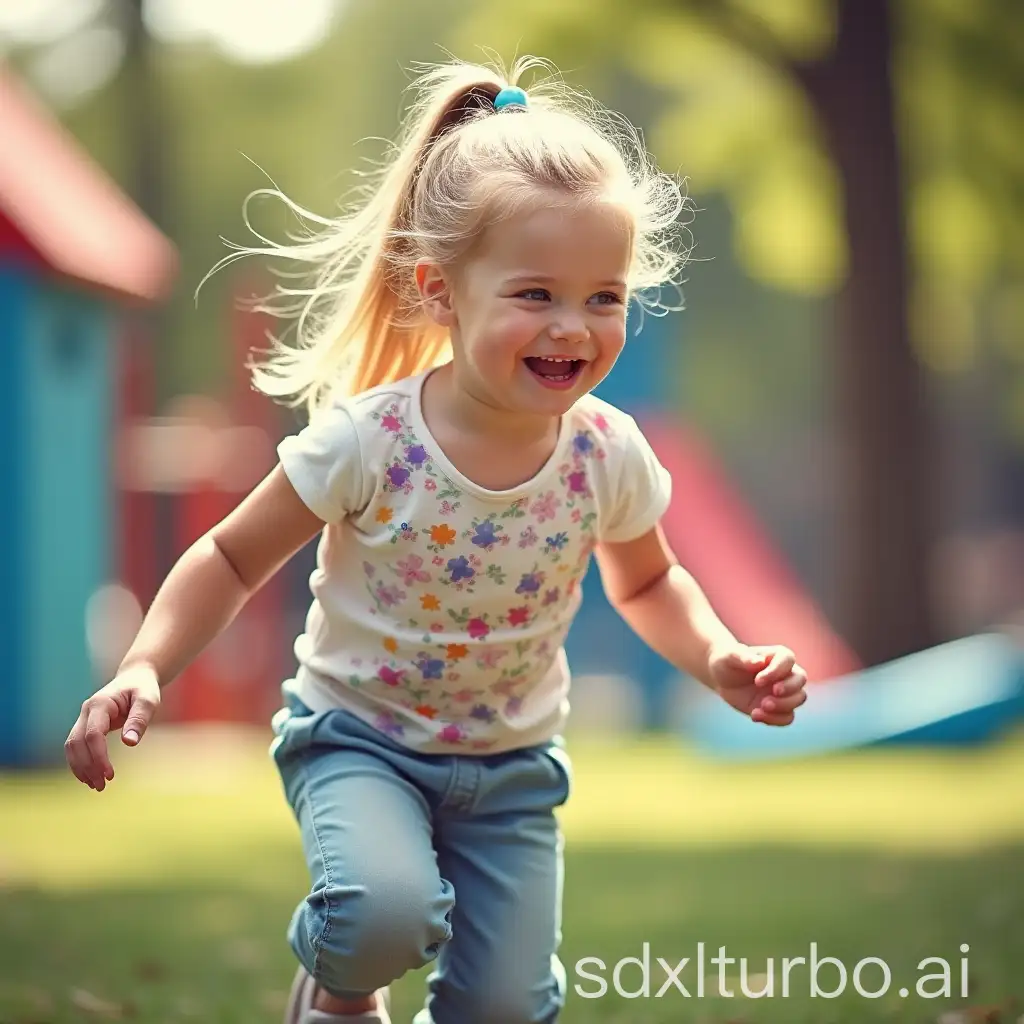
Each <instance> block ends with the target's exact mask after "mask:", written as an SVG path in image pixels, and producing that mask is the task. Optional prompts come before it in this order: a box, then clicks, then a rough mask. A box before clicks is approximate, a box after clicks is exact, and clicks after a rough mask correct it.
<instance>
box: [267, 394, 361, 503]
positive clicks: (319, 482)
mask: <svg viewBox="0 0 1024 1024" xmlns="http://www.w3.org/2000/svg"><path fill="white" fill-rule="evenodd" d="M277 454H278V458H280V460H281V467H282V468H283V469H284V472H285V475H286V476H287V477H288V479H289V481H290V482H291V485H292V486H293V487H294V488H295V491H296V493H297V494H298V495H299V497H300V498H301V499H302V500H303V501H304V502H305V503H306V505H308V506H309V508H310V509H311V510H312V511H313V512H314V513H315V514H316V515H318V516H319V517H320V518H321V519H322V520H323V521H324V522H325V523H333V522H337V521H338V520H340V519H343V518H344V517H345V516H347V515H349V513H351V512H355V511H357V510H358V509H359V508H360V495H361V493H362V488H363V468H362V455H361V451H360V446H359V435H358V433H357V432H356V428H355V424H354V423H353V422H352V417H351V416H350V415H349V413H348V411H347V410H346V409H345V408H344V407H343V406H340V405H337V406H332V407H330V408H329V409H326V410H324V411H323V412H322V413H320V415H318V416H317V417H315V418H314V419H313V421H312V422H311V423H310V424H309V425H308V426H306V427H304V428H303V429H302V430H301V431H299V433H297V434H292V435H290V436H288V437H286V438H285V439H284V440H283V441H282V442H281V443H280V444H279V445H278V447H277Z"/></svg>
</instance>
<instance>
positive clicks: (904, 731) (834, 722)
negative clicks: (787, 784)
mask: <svg viewBox="0 0 1024 1024" xmlns="http://www.w3.org/2000/svg"><path fill="white" fill-rule="evenodd" d="M1021 721H1024V649H1022V648H1021V647H1020V646H1019V645H1018V644H1017V643H1015V642H1014V641H1013V639H1011V638H1010V637H1009V636H1004V635H1003V634H1000V633H985V634H980V635H977V636H971V637H967V638H964V639H961V640H955V641H952V642H950V643H947V644H942V645H941V646H939V647H935V648H931V649H929V650H926V651H921V652H919V653H917V654H911V655H908V656H907V657H905V658H900V659H898V660H896V661H892V662H888V663H886V664H884V665H878V666H875V667H873V668H870V669H865V670H862V671H858V672H855V673H852V674H850V675H848V676H844V677H842V678H839V679H835V680H831V681H827V682H822V683H814V684H811V685H810V686H809V687H808V700H807V703H806V704H804V705H803V707H801V708H800V710H799V711H798V712H797V716H796V721H795V722H794V723H793V724H792V725H790V726H787V727H786V728H783V729H778V728H769V727H766V726H763V725H760V724H758V723H756V722H752V721H750V720H749V719H748V718H746V717H745V716H744V715H741V714H739V713H738V712H736V711H734V710H733V709H732V708H730V707H729V706H728V705H726V704H725V703H723V702H722V700H721V699H719V698H718V697H715V696H713V695H711V694H710V693H708V691H706V690H704V689H703V688H702V687H698V686H697V684H694V689H693V693H692V695H691V696H689V697H688V699H687V701H686V707H685V712H684V720H683V726H682V728H683V734H684V737H685V739H686V740H687V741H688V742H690V743H692V744H693V746H694V747H695V748H696V749H698V750H699V751H701V752H703V753H706V754H710V755H712V756H714V757H719V758H723V759H727V760H731V761H742V760H766V759H773V758H794V757H805V756H809V755H815V754H823V753H829V752H832V751H837V750H843V749H852V748H855V747H864V746H874V745H880V744H894V743H901V744H910V743H917V744H930V745H952V744H971V743H981V742H984V741H986V740H990V739H993V738H995V737H996V736H998V735H999V734H1000V733H1001V732H1002V731H1003V730H1004V729H1006V728H1008V727H1010V726H1011V725H1012V724H1014V723H1015V722H1021Z"/></svg>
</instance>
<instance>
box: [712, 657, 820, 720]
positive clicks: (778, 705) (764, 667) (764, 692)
mask: <svg viewBox="0 0 1024 1024" xmlns="http://www.w3.org/2000/svg"><path fill="white" fill-rule="evenodd" d="M708 672H709V675H710V678H711V683H712V685H713V686H714V688H715V690H716V691H717V692H718V693H719V695H720V696H721V697H722V699H723V700H724V701H725V702H726V703H727V704H729V705H730V706H731V707H734V708H735V709H736V710H737V711H740V712H742V713H743V714H744V715H749V716H750V718H751V719H752V720H753V721H755V722H761V723H763V724H764V725H790V724H791V723H792V722H793V719H794V712H795V711H796V709H797V708H798V707H800V705H801V704H803V703H804V702H805V701H806V700H807V692H806V690H805V687H806V685H807V673H806V672H805V671H804V670H803V669H802V668H801V667H800V666H799V665H798V664H797V662H796V656H795V655H794V654H793V652H792V651H791V650H790V649H789V648H788V647H779V646H767V647H748V646H746V645H745V644H735V645H730V646H728V647H723V648H719V649H717V650H715V651H712V653H711V656H710V658H709V659H708Z"/></svg>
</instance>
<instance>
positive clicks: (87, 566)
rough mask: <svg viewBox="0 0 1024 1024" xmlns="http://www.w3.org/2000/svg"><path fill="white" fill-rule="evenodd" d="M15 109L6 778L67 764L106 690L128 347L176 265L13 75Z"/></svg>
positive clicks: (9, 270)
mask: <svg viewBox="0 0 1024 1024" xmlns="http://www.w3.org/2000/svg"><path fill="white" fill-rule="evenodd" d="M0 107H2V108H3V110H4V116H3V118H0V346H2V349H3V362H4V366H5V367H6V372H7V375H8V389H7V392H6V395H5V398H4V401H3V402H2V403H0V436H2V437H3V438H4V444H3V445H2V446H0V480H3V481H4V490H5V497H4V500H3V502H2V503H0V579H2V580H3V587H2V589H0V647H2V649H3V651H4V662H3V670H2V675H0V767H3V766H6V767H18V766H26V765H29V764H38V763H50V762H53V761H54V760H55V759H57V760H59V758H60V757H61V756H62V747H63V741H64V739H65V737H66V736H67V733H68V731H69V730H70V728H71V726H72V724H73V722H74V715H75V714H76V713H77V709H78V705H79V704H80V703H81V701H82V700H84V699H85V697H86V696H88V695H89V693H91V692H92V691H93V690H94V689H95V688H96V685H97V680H96V679H95V678H94V669H93V666H92V662H91V659H90V654H89V647H88V638H87V630H86V612H87V608H88V605H89V601H90V598H91V597H92V595H93V594H94V593H95V592H96V591H97V589H98V588H100V587H101V586H103V585H104V584H106V583H108V582H110V579H111V574H112V571H113V568H112V566H113V544H112V528H113V524H114V522H115V520H116V516H115V514H114V513H115V510H114V508H113V507H112V505H113V501H114V495H115V493H116V490H115V485H114V475H113V474H114V466H113V456H114V431H115V426H116V424H115V418H116V416H117V408H118V397H119V396H118V383H117V380H118V374H117V366H116V362H117V355H118V349H119V345H120V342H121V339H122V336H123V334H124V332H125V329H126V325H125V312H126V310H127V309H129V308H130V307H133V306H139V305H148V304H153V303H158V302H160V301H162V300H163V299H164V298H165V297H166V295H167V292H168V289H169V288H170V287H171V284H172V282H173V279H174V277H175V274H176V255H175V252H174V249H173V247H172V246H171V245H170V243H169V242H168V241H167V240H166V239H165V238H164V237H163V236H162V235H161V234H160V233H159V232H158V231H157V230H156V229H155V228H154V227H153V225H152V224H150V223H149V222H148V221H147V220H146V219H145V218H144V217H143V216H142V214H141V213H140V212H139V211H138V210H137V209H135V207H133V206H132V204H131V203H130V202H129V201H128V200H127V199H126V198H125V197H124V196H123V195H122V194H121V193H120V192H119V190H118V189H117V188H116V187H115V186H114V184H113V183H112V182H111V181H110V180H109V179H108V178H107V177H106V175H105V174H103V172H102V171H101V170H100V169H99V168H98V167H97V166H96V165H95V164H94V163H93V162H92V161H91V160H90V159H89V158H88V156H86V155H85V154H84V153H83V152H82V150H81V149H80V148H79V147H78V146H77V144H76V143H75V141H74V139H72V138H71V137H70V136H69V135H68V134H67V133H66V132H65V131H64V130H63V129H62V127H61V126H60V125H59V123H58V122H57V121H56V120H55V119H53V118H52V116H51V115H50V114H49V112H48V111H47V110H46V109H45V108H44V107H43V106H42V105H41V104H39V103H38V102H37V101H36V100H35V99H34V97H33V96H32V95H31V94H30V93H29V92H28V91H27V90H26V89H25V88H24V86H23V85H22V84H21V83H20V82H18V81H17V80H15V79H14V78H13V77H12V76H11V75H10V74H9V73H0ZM69 716H70V717H69Z"/></svg>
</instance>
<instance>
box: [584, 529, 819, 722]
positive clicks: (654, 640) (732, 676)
mask: <svg viewBox="0 0 1024 1024" xmlns="http://www.w3.org/2000/svg"><path fill="white" fill-rule="evenodd" d="M595 558H596V559H597V563H598V567H599V569H600V572H601V581H602V585H603V586H604V590H605V593H606V594H607V595H608V600H609V601H610V602H611V604H612V606H613V607H614V608H615V609H616V611H618V613H619V614H620V615H621V616H622V618H623V619H624V620H625V621H626V622H627V623H628V624H629V626H630V627H631V628H632V629H633V631H634V632H635V633H636V634H637V635H638V636H639V637H640V638H641V639H642V640H643V641H644V642H645V643H647V644H648V646H650V647H651V648H652V649H653V650H655V651H657V653H658V654H660V655H661V656H662V657H663V658H665V659H666V660H667V661H669V662H671V663H672V664H673V665H675V666H677V667H678V668H679V669H681V670H682V671H684V672H686V673H688V674H689V675H691V676H692V677H693V678H694V679H697V680H699V681H700V682H701V683H703V684H704V685H705V686H707V687H709V688H710V689H712V690H713V691H715V692H716V693H718V694H719V695H720V696H721V697H722V698H723V699H724V700H725V701H726V702H727V703H728V704H730V705H731V706H732V707H734V708H736V710H737V711H740V712H741V713H743V714H746V715H749V716H750V717H751V718H752V719H753V720H754V721H756V722H762V723H764V724H766V725H789V724H790V723H791V722H792V721H793V716H794V712H795V710H796V708H798V707H799V706H800V705H801V704H803V703H804V701H805V700H806V699H807V698H806V693H805V690H804V687H805V685H806V682H807V676H806V673H805V672H804V670H803V669H802V668H801V667H800V666H799V665H798V664H797V662H796V658H795V656H794V655H793V652H792V651H790V650H789V648H787V647H782V646H779V645H767V646H766V645H758V646H757V647H749V646H747V645H746V644H744V643H741V642H740V641H739V640H737V638H736V637H735V636H733V634H732V633H731V632H730V631H729V630H728V629H727V628H726V626H725V625H724V623H723V622H722V621H721V620H720V619H719V617H718V616H717V614H716V613H715V611H714V609H713V608H712V607H711V603H710V602H709V601H708V599H707V597H706V596H705V595H704V592H703V591H702V590H701V588H700V586H699V585H698V583H697V581H696V580H695V579H694V578H693V576H691V575H690V573H688V572H687V571H686V570H685V569H684V568H683V567H682V566H681V565H680V564H679V561H678V559H677V558H676V557H675V555H674V553H673V552H672V550H671V548H670V547H669V545H668V542H667V541H666V539H665V535H664V533H663V531H662V529H661V527H660V526H657V527H655V528H654V529H652V530H650V531H649V532H648V533H646V534H644V535H643V536H641V537H639V538H637V539H636V540H631V541H627V542H625V543H617V544H612V543H603V544H600V545H598V547H597V550H596V551H595Z"/></svg>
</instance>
